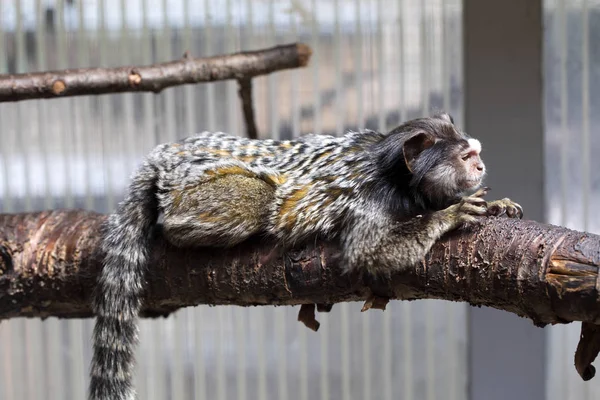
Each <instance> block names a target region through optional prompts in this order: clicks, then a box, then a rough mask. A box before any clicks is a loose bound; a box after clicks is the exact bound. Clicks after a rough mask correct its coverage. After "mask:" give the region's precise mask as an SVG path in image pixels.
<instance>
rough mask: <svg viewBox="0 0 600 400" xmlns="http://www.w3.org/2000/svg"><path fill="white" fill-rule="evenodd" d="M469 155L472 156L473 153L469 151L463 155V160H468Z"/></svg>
mask: <svg viewBox="0 0 600 400" xmlns="http://www.w3.org/2000/svg"><path fill="white" fill-rule="evenodd" d="M469 157H471V153H467V154H465V155H464V156H462V157H461V159H462V160H463V161H467V160H468V159H469Z"/></svg>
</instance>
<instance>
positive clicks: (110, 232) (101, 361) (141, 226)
mask: <svg viewBox="0 0 600 400" xmlns="http://www.w3.org/2000/svg"><path fill="white" fill-rule="evenodd" d="M156 180H157V172H156V170H155V168H154V167H153V166H152V165H151V164H149V163H148V162H146V163H145V164H144V165H143V166H142V167H141V168H140V169H139V170H138V171H137V173H136V174H135V175H134V177H133V179H132V183H131V185H130V187H129V193H128V195H127V197H126V198H125V200H124V201H123V202H122V203H121V204H120V205H119V208H118V210H117V212H116V213H114V214H113V215H111V216H110V217H109V219H108V220H107V222H106V223H105V225H104V227H103V235H102V236H103V240H102V246H101V249H102V252H103V254H104V255H105V258H104V263H103V268H102V272H101V273H100V275H99V278H98V283H97V286H96V292H95V295H94V299H93V308H94V312H95V314H96V325H95V327H94V333H93V339H92V340H93V356H92V364H91V369H90V388H89V389H90V390H89V399H90V400H134V399H135V396H136V395H135V389H134V387H133V382H132V380H133V367H134V364H135V361H134V353H135V350H136V347H137V342H138V326H137V320H138V314H139V311H140V308H141V306H142V299H143V295H144V289H145V279H146V270H147V264H148V258H149V257H150V254H149V253H150V246H151V243H150V240H151V234H152V231H153V228H154V226H155V225H156V222H157V219H158V200H157V198H156Z"/></svg>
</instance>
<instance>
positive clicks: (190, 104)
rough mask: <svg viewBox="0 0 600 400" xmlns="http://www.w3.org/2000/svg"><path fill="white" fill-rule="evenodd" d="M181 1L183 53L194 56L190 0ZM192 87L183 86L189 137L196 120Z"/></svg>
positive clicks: (193, 130) (194, 128)
mask: <svg viewBox="0 0 600 400" xmlns="http://www.w3.org/2000/svg"><path fill="white" fill-rule="evenodd" d="M182 1H183V14H184V15H185V25H184V28H183V48H184V50H185V51H187V52H188V54H190V56H194V54H193V52H192V26H191V21H190V18H191V15H190V0H182ZM194 88H195V86H193V85H185V87H184V88H183V90H184V94H185V110H186V113H185V117H186V118H185V130H186V135H190V134H192V133H195V132H196V119H195V118H194V116H195V113H196V96H194Z"/></svg>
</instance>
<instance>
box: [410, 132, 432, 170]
mask: <svg viewBox="0 0 600 400" xmlns="http://www.w3.org/2000/svg"><path fill="white" fill-rule="evenodd" d="M434 143H435V139H434V138H433V137H432V136H431V135H429V134H427V133H425V132H419V133H417V134H416V135H415V136H413V137H411V138H410V139H408V140H407V141H406V142H404V146H403V148H402V151H403V152H404V161H405V162H406V166H407V167H408V170H409V171H410V172H413V168H412V166H413V163H414V162H415V160H416V159H417V157H418V156H419V154H421V152H422V151H423V150H426V149H428V148H430V147H431V146H433V144H434Z"/></svg>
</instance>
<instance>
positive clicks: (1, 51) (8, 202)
mask: <svg viewBox="0 0 600 400" xmlns="http://www.w3.org/2000/svg"><path fill="white" fill-rule="evenodd" d="M5 4H6V3H5V2H3V1H0V15H4V6H5ZM5 41H6V38H5V36H4V29H3V27H2V26H0V73H2V74H4V73H8V68H6V49H5V45H6V43H5ZM7 108H8V107H6V108H4V107H3V108H1V109H0V116H2V114H4V113H6V111H7V110H6V109H7ZM6 114H8V113H6ZM2 119H3V120H4V117H3V118H2ZM3 129H6V126H4V127H3ZM7 133H8V132H7ZM7 133H5V134H4V135H3V138H2V139H3V142H4V145H3V146H0V154H1V155H2V179H3V181H4V185H3V189H4V192H3V193H2V204H3V207H2V209H3V212H9V210H12V209H13V194H12V188H11V185H10V182H11V181H10V179H9V178H10V172H9V165H10V160H9V157H10V155H11V154H14V151H13V149H11V148H10V147H12V143H10V142H8V143H6V142H7V140H6V139H7V138H6V136H8V135H7ZM4 332H5V333H7V332H9V330H8V329H4ZM7 379H8V378H7Z"/></svg>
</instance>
